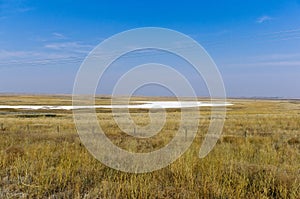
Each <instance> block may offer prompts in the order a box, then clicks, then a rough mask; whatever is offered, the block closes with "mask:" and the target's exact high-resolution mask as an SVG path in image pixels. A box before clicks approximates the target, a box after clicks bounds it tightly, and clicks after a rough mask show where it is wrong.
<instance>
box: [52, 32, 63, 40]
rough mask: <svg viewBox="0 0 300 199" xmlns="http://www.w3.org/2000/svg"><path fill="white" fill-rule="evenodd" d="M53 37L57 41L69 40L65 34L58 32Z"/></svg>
mask: <svg viewBox="0 0 300 199" xmlns="http://www.w3.org/2000/svg"><path fill="white" fill-rule="evenodd" d="M52 36H53V37H54V38H56V39H67V37H66V36H65V35H64V34H62V33H58V32H53V33H52Z"/></svg>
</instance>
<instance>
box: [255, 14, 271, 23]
mask: <svg viewBox="0 0 300 199" xmlns="http://www.w3.org/2000/svg"><path fill="white" fill-rule="evenodd" d="M270 20H273V18H272V17H270V16H267V15H264V16H261V17H259V18H257V19H256V22H257V23H260V24H261V23H264V22H266V21H270Z"/></svg>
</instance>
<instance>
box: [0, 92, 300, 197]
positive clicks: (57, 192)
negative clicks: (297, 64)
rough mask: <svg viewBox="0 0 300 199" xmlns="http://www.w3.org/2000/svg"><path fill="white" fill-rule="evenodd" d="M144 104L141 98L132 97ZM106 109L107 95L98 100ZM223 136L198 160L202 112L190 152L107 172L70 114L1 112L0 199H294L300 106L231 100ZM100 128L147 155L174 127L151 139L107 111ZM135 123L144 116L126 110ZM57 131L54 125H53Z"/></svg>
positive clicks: (172, 119)
mask: <svg viewBox="0 0 300 199" xmlns="http://www.w3.org/2000/svg"><path fill="white" fill-rule="evenodd" d="M139 99H142V100H145V99H143V98H139ZM70 100H71V99H70V97H69V96H0V102H1V103H0V104H11V105H12V104H13V105H17V104H29V103H30V104H56V105H58V104H59V105H70V104H71V101H70ZM97 100H98V101H99V102H102V101H103V103H109V99H108V98H107V97H102V98H100V97H99V98H98V99H97ZM230 101H231V102H233V103H234V104H235V105H234V106H232V107H229V108H228V112H227V120H226V122H225V125H224V129H223V135H222V138H221V139H220V140H219V142H218V144H217V145H216V146H215V148H214V149H213V151H212V152H211V153H210V154H209V155H208V156H207V157H205V158H204V159H199V158H198V153H199V149H200V146H201V143H202V141H203V138H204V136H205V134H206V131H207V128H208V124H209V115H210V109H209V108H203V109H201V111H200V113H201V121H200V124H199V125H200V128H199V131H198V134H197V137H196V138H195V140H194V142H193V144H192V146H191V147H190V148H189V149H188V151H187V152H186V153H185V154H184V155H183V156H181V157H180V158H179V159H178V160H176V161H175V162H174V163H172V164H171V165H169V166H167V167H165V168H163V169H161V170H158V171H154V172H152V173H145V174H130V173H123V172H120V171H116V170H113V169H110V168H108V167H106V166H104V165H103V164H101V163H100V162H99V161H97V160H95V159H94V158H93V156H92V155H90V154H89V152H88V151H87V150H86V148H85V147H84V146H83V145H82V144H81V141H80V139H79V136H78V135H77V133H76V131H75V126H74V123H73V117H72V112H71V111H57V110H56V111H49V110H48V111H45V110H43V111H28V110H27V111H26V110H0V124H3V126H2V127H1V126H0V127H1V128H0V198H299V196H300V185H299V184H300V143H299V141H300V102H299V101H284V100H282V101H279V100H278V101H276V100H273V101H271V100H237V99H235V100H230ZM97 113H98V118H99V123H100V124H101V126H102V128H103V129H104V130H105V132H107V135H108V137H110V139H111V140H112V141H113V142H114V143H115V144H117V145H118V146H120V147H122V148H124V149H127V150H130V151H135V152H147V151H152V150H155V149H158V148H160V147H162V146H164V145H165V144H166V143H168V142H169V141H170V139H172V137H173V136H174V133H176V130H177V129H178V120H179V118H180V112H179V111H178V110H176V109H174V110H169V111H168V114H167V116H168V118H169V119H168V122H167V123H166V125H165V126H164V128H163V129H162V131H161V132H160V133H159V134H157V135H155V136H153V137H152V138H150V139H137V138H133V137H131V136H129V135H127V134H125V133H124V132H122V131H121V130H120V129H119V128H118V127H117V126H116V124H115V122H114V120H113V117H112V114H111V112H110V111H108V110H98V111H97ZM131 116H132V117H133V119H134V120H135V121H136V122H137V123H139V125H147V124H148V122H149V117H148V111H145V110H143V111H141V110H133V111H132V113H131ZM58 126H59V127H58Z"/></svg>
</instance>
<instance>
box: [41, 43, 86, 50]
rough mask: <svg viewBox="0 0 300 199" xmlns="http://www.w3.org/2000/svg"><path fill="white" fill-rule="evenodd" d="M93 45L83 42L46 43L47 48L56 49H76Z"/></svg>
mask: <svg viewBox="0 0 300 199" xmlns="http://www.w3.org/2000/svg"><path fill="white" fill-rule="evenodd" d="M91 47H92V46H91V45H87V44H81V43H79V42H57V43H50V44H46V45H45V48H49V49H54V50H75V49H86V48H89V49H90V48H91Z"/></svg>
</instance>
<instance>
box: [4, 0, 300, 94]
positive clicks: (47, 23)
mask: <svg viewBox="0 0 300 199" xmlns="http://www.w3.org/2000/svg"><path fill="white" fill-rule="evenodd" d="M147 26H152V27H153V26H157V27H164V28H170V29H174V30H177V31H180V32H182V33H184V34H187V35H189V36H190V37H192V38H193V39H195V40H196V41H198V42H199V43H200V44H201V45H202V46H203V47H204V48H205V49H206V50H207V52H208V53H209V54H210V55H211V57H212V58H213V59H214V61H215V62H216V64H217V66H218V68H219V70H220V72H221V74H222V76H223V79H224V83H225V87H226V91H227V95H228V96H232V97H241V96H244V97H254V96H257V97H287V98H300V86H299V85H300V50H299V49H300V48H299V47H300V1H299V0H298V1H296V0H294V1H281V0H278V1H277V0H269V1H263V0H260V1H259V0H252V1H222V0H221V1H216V0H215V1H67V0H51V1H38V0H0V93H7V92H9V93H71V92H72V88H73V82H74V78H75V76H76V72H77V70H78V69H79V66H80V64H81V62H82V61H83V60H84V58H85V57H86V56H87V54H88V53H89V51H90V50H92V49H93V48H94V47H95V46H96V45H97V44H99V43H100V42H101V41H103V40H104V39H106V38H108V37H110V36H112V35H113V34H116V33H119V32H121V31H125V30H128V29H132V28H139V27H147ZM127 64H128V63H127ZM115 72H116V73H117V71H115ZM99 92H100V93H101V92H103V93H104V94H105V93H108V92H109V86H108V87H107V88H104V89H103V90H102V91H99ZM149 92H150V91H149ZM151 92H155V91H153V89H152V91H151ZM162 93H163V92H162ZM199 93H200V94H199V95H201V92H199ZM150 94H151V93H150Z"/></svg>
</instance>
